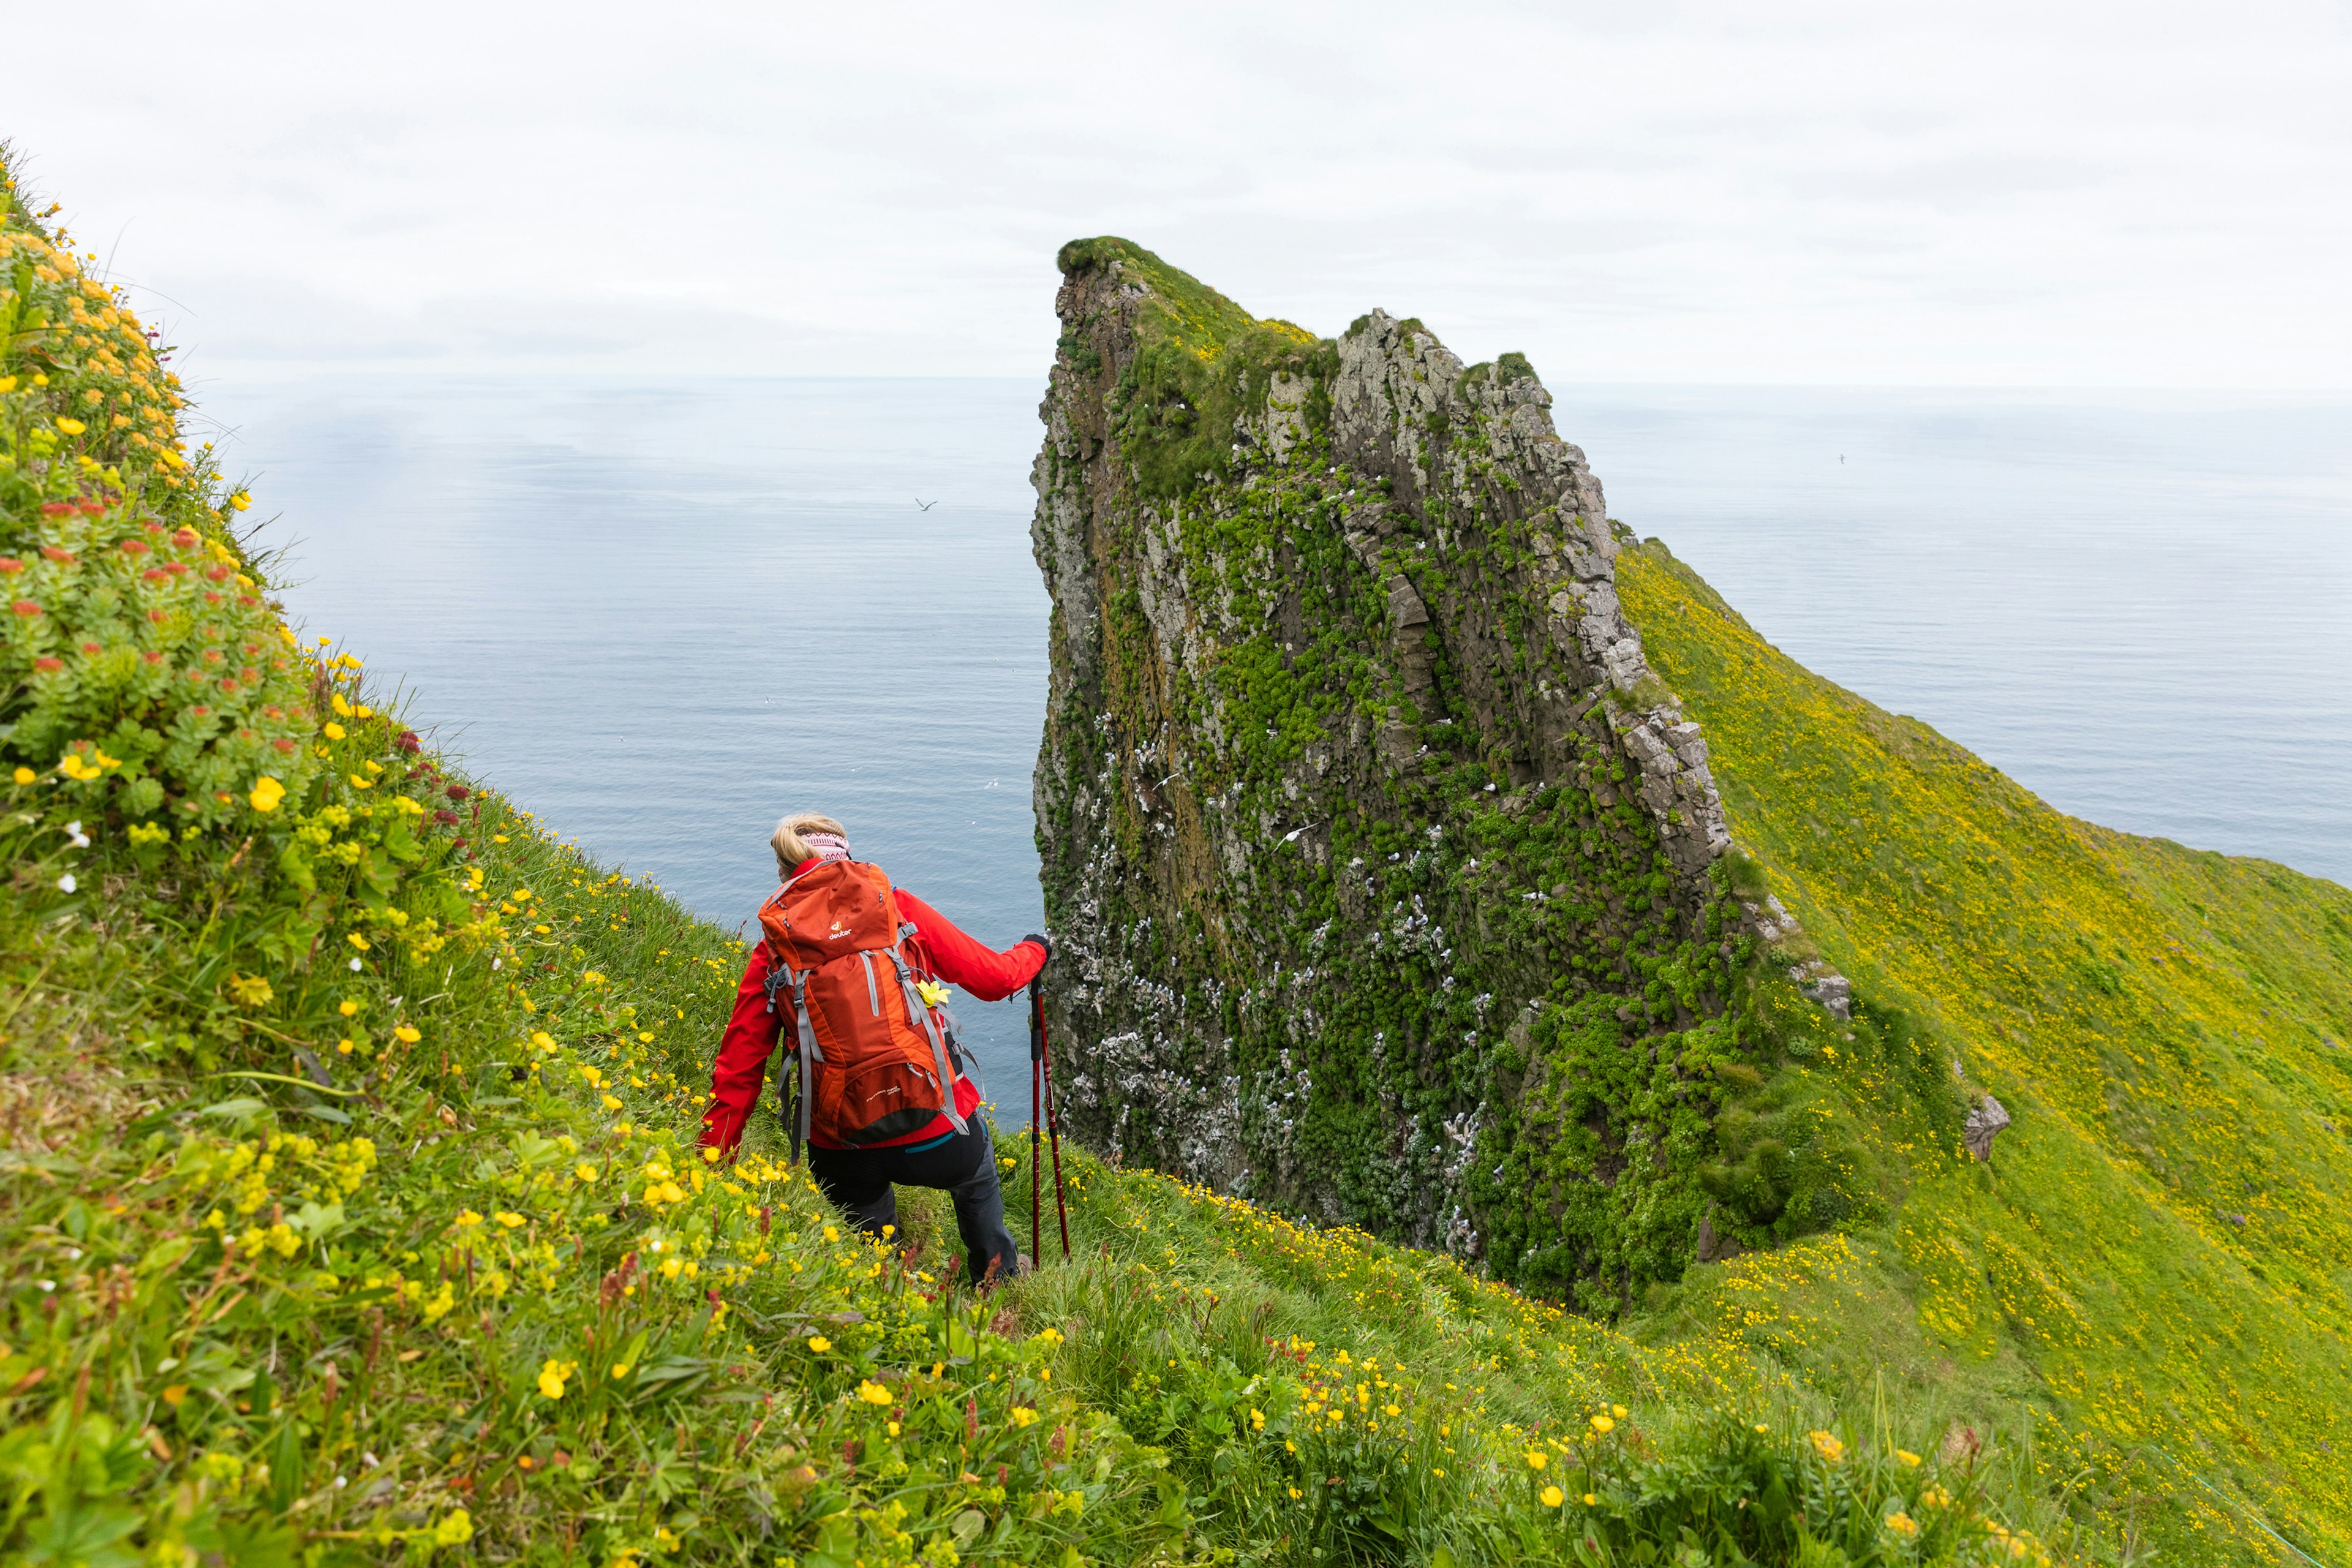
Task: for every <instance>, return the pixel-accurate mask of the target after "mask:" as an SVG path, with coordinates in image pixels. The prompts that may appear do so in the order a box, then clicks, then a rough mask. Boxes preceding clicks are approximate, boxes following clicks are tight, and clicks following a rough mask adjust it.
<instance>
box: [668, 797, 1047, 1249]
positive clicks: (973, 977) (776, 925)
mask: <svg viewBox="0 0 2352 1568" xmlns="http://www.w3.org/2000/svg"><path fill="white" fill-rule="evenodd" d="M768 843H769V846H770V847H772V848H773V849H774V850H775V852H776V871H777V874H778V875H779V876H780V877H781V878H782V881H783V885H782V887H780V888H778V889H776V891H775V893H774V894H773V895H772V896H771V897H770V898H769V900H768V901H767V902H766V903H765V904H764V905H762V906H761V910H760V927H761V941H760V942H759V943H758V944H757V945H756V946H754V947H753V948H752V949H751V958H750V960H749V961H748V962H746V963H745V964H744V966H743V983H742V984H740V985H739V986H737V987H736V989H735V1011H734V1014H733V1016H731V1017H730V1018H729V1020H728V1023H727V1032H726V1034H725V1036H724V1037H722V1038H721V1039H720V1041H719V1059H718V1061H717V1063H716V1064H714V1065H713V1067H712V1068H711V1069H710V1109H709V1110H707V1111H705V1112H704V1113H703V1118H702V1144H703V1146H704V1147H705V1148H707V1149H715V1150H718V1151H719V1152H720V1153H721V1154H722V1155H727V1156H731V1155H732V1154H733V1153H734V1152H735V1148H736V1145H737V1144H738V1143H739V1142H740V1141H741V1140H742V1136H743V1124H744V1122H745V1121H748V1120H750V1118H751V1108H752V1106H754V1105H756V1104H758V1103H759V1100H760V1086H761V1082H762V1080H764V1079H765V1078H766V1077H767V1071H768V1058H769V1057H770V1056H771V1055H772V1054H773V1053H774V1051H775V1048H776V1046H777V1043H778V1041H779V1040H781V1041H782V1043H783V1046H784V1065H783V1068H782V1070H781V1071H780V1072H779V1073H778V1074H777V1082H778V1088H779V1089H780V1091H781V1093H780V1100H782V1101H784V1102H786V1103H788V1104H790V1105H791V1106H792V1107H793V1109H792V1110H789V1111H788V1113H787V1115H788V1122H787V1125H788V1126H789V1128H790V1130H791V1132H792V1138H793V1158H794V1159H795V1160H797V1159H798V1158H799V1157H800V1146H801V1144H802V1143H803V1142H806V1143H807V1145H808V1163H809V1173H810V1175H812V1176H814V1178H815V1179H816V1184H817V1186H818V1188H819V1190H821V1191H822V1192H823V1193H824V1195H825V1196H826V1197H827V1198H829V1199H831V1200H832V1201H833V1203H834V1204H835V1205H836V1206H838V1207H839V1208H840V1209H841V1211H842V1212H843V1213H844V1214H846V1215H848V1216H849V1218H850V1221H851V1223H852V1224H854V1225H856V1226H857V1227H858V1228H859V1229H860V1230H863V1231H865V1232H866V1233H867V1234H868V1235H871V1236H876V1237H879V1236H881V1235H882V1234H883V1232H884V1231H885V1230H886V1229H887V1228H889V1227H891V1226H895V1225H897V1223H898V1194H897V1193H896V1191H895V1190H894V1188H895V1187H896V1186H898V1185H902V1184H903V1185H907V1186H916V1187H937V1188H939V1189H940V1190H942V1191H944V1192H946V1193H947V1194H949V1195H950V1197H951V1198H952V1199H953V1200H954V1202H955V1215H956V1228H957V1229H958V1230H959V1231H960V1232H961V1233H962V1236H963V1246H964V1254H965V1263H966V1266H967V1267H968V1268H971V1278H972V1280H973V1282H974V1283H975V1284H979V1285H983V1286H985V1285H991V1284H993V1283H995V1282H997V1281H1000V1280H1003V1279H1010V1278H1012V1277H1013V1275H1014V1274H1015V1273H1017V1272H1019V1270H1020V1268H1021V1267H1022V1263H1023V1259H1022V1258H1021V1256H1020V1253H1019V1251H1018V1250H1017V1248H1016V1247H1014V1245H1013V1236H1012V1233H1011V1232H1010V1231H1008V1230H1006V1229H1005V1226H1004V1196H1003V1193H1002V1192H1001V1191H1000V1190H999V1188H998V1186H997V1180H996V1154H995V1151H994V1150H993V1149H992V1147H991V1146H990V1143H989V1137H988V1123H987V1122H986V1121H983V1120H982V1119H981V1118H980V1117H979V1116H977V1115H975V1114H974V1112H975V1111H977V1110H979V1108H980V1089H979V1087H978V1086H977V1085H975V1084H974V1083H973V1082H972V1081H971V1077H970V1076H969V1075H968V1073H967V1072H966V1071H965V1068H964V1063H963V1060H962V1057H961V1050H960V1048H959V1047H958V1046H957V1044H956V1039H955V1035H954V1020H953V1019H951V1018H950V1017H949V1016H948V1014H947V1010H946V1008H945V1007H944V1006H943V1005H942V1004H944V1003H945V1002H946V1000H947V994H948V993H947V985H945V984H940V982H942V981H945V982H947V983H949V984H956V985H961V986H962V987H963V988H964V989H965V990H966V991H969V992H970V993H971V994H973V995H974V996H977V997H979V998H980V999H981V1000H982V1001H983V1002H994V1001H998V1000H1001V999H1002V998H1003V997H1006V996H1010V995H1012V994H1013V993H1014V992H1016V991H1018V990H1020V989H1021V988H1022V987H1023V986H1024V985H1026V984H1029V982H1030V981H1031V980H1033V979H1034V978H1035V977H1036V974H1037V972H1038V971H1039V970H1041V969H1043V968H1044V967H1045V960H1046V959H1047V958H1048V957H1050V956H1051V955H1052V952H1053V949H1052V947H1051V945H1050V944H1048V943H1047V942H1046V941H1045V938H1044V937H1042V936H1036V935H1031V936H1026V937H1024V938H1023V939H1022V940H1021V941H1020V942H1015V943H1014V944H1013V948H1012V950H1011V951H1010V952H993V951H992V950H991V949H989V948H987V947H984V946H982V944H981V943H979V942H974V941H973V940H972V939H971V937H969V936H966V935H965V934H964V933H963V932H962V931H959V930H958V929H957V928H956V927H955V926H954V925H953V924H951V923H950V921H948V920H947V918H946V917H945V916H943V915H941V914H940V912H939V911H938V910H934V909H932V908H931V906H930V905H929V904H927V903H925V902H923V900H920V899H919V898H917V897H915V895H914V894H912V893H909V892H908V891H906V890H905V889H899V888H893V887H892V886H891V885H890V879H889V878H888V877H887V876H886V875H884V873H883V871H882V869H881V868H879V867H878V866H870V865H867V864H866V863H865V862H863V861H859V860H854V859H852V858H850V854H849V835H848V830H847V829H845V828H844V827H843V826H841V824H840V823H838V822H836V821H835V820H834V819H833V818H832V817H829V816H819V815H817V814H816V813H814V812H805V811H804V812H796V813H794V814H793V815H792V816H787V817H785V818H784V819H783V820H782V822H780V823H778V824H777V825H776V831H775V834H774V836H773V837H771V838H770V839H769V840H768Z"/></svg>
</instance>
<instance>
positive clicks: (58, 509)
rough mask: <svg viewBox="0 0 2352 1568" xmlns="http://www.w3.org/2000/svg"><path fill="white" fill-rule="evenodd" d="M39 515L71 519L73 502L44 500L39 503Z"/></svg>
mask: <svg viewBox="0 0 2352 1568" xmlns="http://www.w3.org/2000/svg"><path fill="white" fill-rule="evenodd" d="M41 515H42V516H43V517H71V516H72V515H73V502H71V501H69V500H45V501H43V502H42V503H41Z"/></svg>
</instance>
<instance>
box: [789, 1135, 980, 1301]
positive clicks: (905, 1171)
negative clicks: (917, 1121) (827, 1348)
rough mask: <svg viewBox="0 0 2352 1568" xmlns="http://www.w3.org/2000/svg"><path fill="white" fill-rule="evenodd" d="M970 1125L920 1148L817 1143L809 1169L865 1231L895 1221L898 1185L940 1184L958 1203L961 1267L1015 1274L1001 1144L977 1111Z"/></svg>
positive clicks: (974, 1272)
mask: <svg viewBox="0 0 2352 1568" xmlns="http://www.w3.org/2000/svg"><path fill="white" fill-rule="evenodd" d="M970 1120H971V1131H969V1132H961V1133H957V1134H956V1135H954V1136H953V1137H950V1139H948V1140H947V1142H944V1143H938V1144H934V1145H932V1146H931V1147H930V1148H928V1149H923V1150H919V1151H917V1150H909V1149H819V1148H816V1147H814V1145H812V1146H811V1147H810V1149H809V1152H808V1162H809V1173H810V1174H811V1175H813V1176H814V1177H815V1178H816V1184H817V1187H818V1189H819V1190H820V1191H822V1192H823V1193H824V1195H825V1196H826V1197H828V1198H830V1199H831V1200H833V1202H834V1204H835V1205H836V1206H837V1207H839V1208H840V1209H841V1211H842V1212H843V1213H844V1214H845V1215H848V1216H849V1219H850V1223H851V1224H853V1225H855V1226H857V1228H858V1229H860V1230H862V1231H864V1232H866V1234H867V1235H868V1236H875V1237H878V1236H880V1235H881V1234H882V1227H883V1226H886V1225H896V1224H898V1194H897V1192H895V1191H894V1190H893V1188H894V1187H896V1186H909V1187H936V1188H938V1189H940V1191H942V1192H944V1193H946V1194H948V1195H949V1197H950V1198H951V1199H953V1200H954V1203H955V1216H956V1229H957V1230H958V1231H960V1232H961V1233H962V1236H963V1250H964V1267H965V1268H969V1269H971V1279H972V1281H973V1283H975V1284H977V1283H979V1282H980V1281H981V1280H983V1279H990V1278H991V1275H990V1273H989V1270H990V1269H991V1268H994V1269H995V1274H994V1276H993V1278H994V1279H1012V1278H1013V1274H1014V1273H1015V1272H1016V1271H1017V1269H1018V1267H1019V1263H1020V1256H1021V1255H1020V1252H1019V1250H1018V1249H1017V1248H1016V1247H1014V1246H1013V1233H1012V1232H1011V1231H1010V1230H1007V1229H1006V1228H1005V1226H1004V1193H1003V1189H1002V1188H1001V1187H999V1186H998V1185H997V1182H996V1150H995V1148H994V1146H993V1145H992V1144H991V1143H990V1142H989V1140H988V1123H987V1122H985V1121H982V1120H981V1119H980V1117H978V1116H977V1115H975V1116H973V1117H971V1119H970Z"/></svg>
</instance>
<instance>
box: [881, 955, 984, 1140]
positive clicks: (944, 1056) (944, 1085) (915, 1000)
mask: <svg viewBox="0 0 2352 1568" xmlns="http://www.w3.org/2000/svg"><path fill="white" fill-rule="evenodd" d="M914 934H915V928H914V927H913V926H911V925H902V926H900V927H899V928H898V937H899V942H904V941H905V940H906V939H907V938H908V937H910V936H913V935H914ZM889 951H890V962H891V963H894V964H896V965H897V966H898V988H899V989H900V990H901V991H903V992H905V993H906V995H907V1016H908V1018H910V1019H913V1018H920V1019H921V1020H922V1021H923V1032H924V1034H926V1035H928V1036H929V1037H930V1041H931V1060H932V1062H933V1063H934V1064H935V1065H936V1066H937V1067H938V1068H939V1069H940V1091H941V1092H942V1093H944V1094H945V1095H946V1096H947V1104H946V1106H945V1107H943V1108H942V1109H941V1110H940V1115H942V1116H944V1117H946V1118H947V1119H948V1125H949V1126H950V1127H953V1128H954V1129H955V1130H956V1131H958V1132H959V1133H963V1132H969V1131H971V1124H970V1123H968V1122H966V1121H964V1119H963V1113H962V1112H961V1111H959V1110H957V1109H956V1092H955V1068H954V1067H953V1066H952V1065H950V1062H949V1061H948V1046H947V1041H946V1040H945V1039H943V1038H942V1037H940V1021H939V1020H938V1019H937V1018H934V1017H932V1016H931V1009H930V1005H929V1003H927V1002H925V1001H924V1000H923V994H922V993H921V992H919V991H918V990H916V989H915V973H914V971H913V970H911V969H908V967H907V958H906V955H905V954H904V953H902V952H899V951H898V942H892V943H891V944H890V950H889Z"/></svg>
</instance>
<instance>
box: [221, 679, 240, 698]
mask: <svg viewBox="0 0 2352 1568" xmlns="http://www.w3.org/2000/svg"><path fill="white" fill-rule="evenodd" d="M220 689H221V695H222V696H223V697H234V696H236V676H234V675H224V676H222V677H221V683H220Z"/></svg>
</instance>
